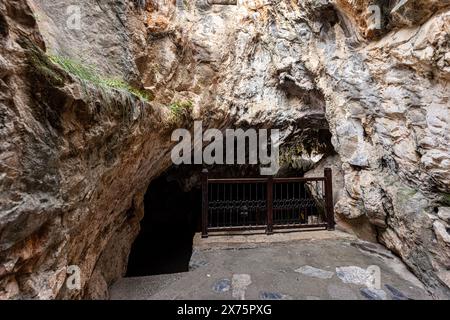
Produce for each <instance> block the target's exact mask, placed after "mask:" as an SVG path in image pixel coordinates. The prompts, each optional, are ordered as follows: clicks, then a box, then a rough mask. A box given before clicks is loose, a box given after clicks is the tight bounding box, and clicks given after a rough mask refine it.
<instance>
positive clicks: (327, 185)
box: [324, 168, 336, 230]
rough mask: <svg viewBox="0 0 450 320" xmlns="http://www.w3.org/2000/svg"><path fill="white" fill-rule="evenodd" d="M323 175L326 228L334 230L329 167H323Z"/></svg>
mask: <svg viewBox="0 0 450 320" xmlns="http://www.w3.org/2000/svg"><path fill="white" fill-rule="evenodd" d="M324 176H325V206H326V211H327V223H328V226H327V229H328V230H334V225H335V224H336V223H335V221H334V204H333V173H332V171H331V168H325V169H324Z"/></svg>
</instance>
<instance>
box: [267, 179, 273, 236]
mask: <svg viewBox="0 0 450 320" xmlns="http://www.w3.org/2000/svg"><path fill="white" fill-rule="evenodd" d="M266 211H267V230H266V233H267V234H272V233H273V177H272V176H270V177H269V178H268V179H267V210H266Z"/></svg>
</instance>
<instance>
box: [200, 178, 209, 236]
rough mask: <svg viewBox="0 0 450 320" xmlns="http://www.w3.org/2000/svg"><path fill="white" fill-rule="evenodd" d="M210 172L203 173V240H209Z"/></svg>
mask: <svg viewBox="0 0 450 320" xmlns="http://www.w3.org/2000/svg"><path fill="white" fill-rule="evenodd" d="M208 204H209V200H208V170H207V169H203V171H202V238H208Z"/></svg>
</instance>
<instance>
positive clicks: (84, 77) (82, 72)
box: [49, 55, 153, 102]
mask: <svg viewBox="0 0 450 320" xmlns="http://www.w3.org/2000/svg"><path fill="white" fill-rule="evenodd" d="M49 59H50V61H51V62H53V63H54V64H56V65H58V66H59V67H61V68H62V69H63V70H64V71H66V72H67V73H69V74H71V75H73V76H75V77H77V78H78V79H80V80H81V81H86V82H90V83H92V84H94V85H97V86H99V87H103V88H106V89H113V90H118V91H124V92H127V93H129V94H131V95H133V96H136V97H137V98H139V99H141V100H143V101H146V102H148V101H150V100H152V99H153V97H152V96H151V95H150V94H149V93H147V92H145V91H143V90H139V89H137V88H135V87H133V86H131V85H130V84H128V83H127V82H125V81H123V80H122V79H117V78H106V77H103V76H101V75H100V73H99V72H98V70H96V69H95V68H94V67H92V66H87V65H83V64H81V63H79V62H77V61H74V60H72V59H70V58H67V57H63V56H58V55H50V56H49Z"/></svg>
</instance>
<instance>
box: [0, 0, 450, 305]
mask: <svg viewBox="0 0 450 320" xmlns="http://www.w3.org/2000/svg"><path fill="white" fill-rule="evenodd" d="M77 4H78V5H80V7H81V13H82V15H81V17H82V21H83V26H82V27H81V29H79V30H71V29H69V28H67V24H66V23H67V11H66V10H67V5H68V3H67V1H53V2H52V5H50V4H49V2H48V1H44V0H28V1H25V0H15V1H8V3H1V4H0V42H2V44H3V45H2V47H1V48H0V79H1V80H0V86H1V87H2V90H1V93H0V107H1V114H2V117H1V119H2V122H1V127H0V134H1V136H2V140H1V146H2V149H1V158H0V166H1V167H2V180H1V188H2V189H1V198H0V199H1V202H0V205H1V208H0V297H1V298H18V297H32V298H81V297H91V298H96V297H106V296H107V287H108V285H109V284H110V283H111V282H113V281H114V280H115V279H117V277H120V276H121V274H122V273H123V272H124V268H125V267H126V266H125V263H126V259H127V255H128V252H129V248H130V245H131V243H132V241H133V239H134V237H135V235H136V234H137V232H138V221H139V219H140V218H141V217H142V207H141V204H142V201H141V199H142V196H143V193H144V192H145V189H146V186H147V185H148V184H149V182H150V181H151V180H152V179H153V178H154V177H156V176H158V175H159V174H160V173H161V172H162V171H164V170H165V169H167V168H168V167H169V166H170V159H169V155H170V148H171V145H172V144H171V143H170V130H168V129H167V127H166V126H165V124H167V122H168V121H170V120H169V118H170V114H168V109H167V108H166V107H165V106H167V105H169V104H170V103H173V102H175V101H191V102H192V104H193V106H194V110H193V114H192V118H193V119H202V120H204V121H205V123H206V125H208V126H214V127H218V128H225V127H227V126H230V125H243V126H247V125H254V126H266V127H269V126H276V127H279V128H281V129H282V135H283V138H284V139H285V140H286V139H290V137H292V136H293V135H294V136H296V135H301V134H302V132H303V131H305V130H313V129H314V130H316V129H322V130H329V131H330V132H331V134H332V141H331V142H332V144H333V146H334V149H335V152H336V153H334V154H328V153H324V154H323V155H322V159H323V160H322V162H321V163H319V164H318V166H317V168H316V169H315V170H321V166H324V165H325V164H330V163H333V165H334V166H335V168H336V169H335V170H334V171H335V174H336V181H335V189H336V190H338V191H339V192H337V193H336V199H335V200H336V207H335V209H336V214H337V215H338V217H339V219H338V220H339V221H340V224H341V226H342V227H345V228H346V229H347V230H350V231H351V232H354V233H356V234H358V235H360V236H361V237H362V238H365V239H368V240H372V241H380V242H381V243H383V244H385V245H386V246H387V247H388V248H389V249H391V250H392V251H394V252H395V253H397V254H398V255H399V256H400V257H401V258H402V259H403V261H405V263H406V264H407V265H408V267H409V268H411V270H412V271H414V273H415V274H416V275H417V276H418V277H419V278H420V279H421V280H422V281H423V282H424V283H425V285H426V286H427V287H428V288H429V289H430V291H432V292H433V293H434V294H435V295H436V296H438V297H439V296H443V295H445V294H448V288H449V286H450V275H449V273H450V271H449V261H450V243H449V240H448V238H449V234H448V230H449V229H448V228H449V221H448V217H447V215H446V212H447V211H448V209H446V207H448V206H450V203H449V202H450V198H449V197H450V196H449V194H450V190H449V188H450V186H449V185H450V146H449V136H450V133H449V127H448V123H449V114H450V110H449V109H450V103H449V93H448V92H449V90H448V87H449V77H450V76H449V71H450V69H449V68H450V65H449V63H450V61H449V44H450V42H449V41H450V38H449V25H450V23H449V20H450V10H449V8H450V3H449V1H433V0H421V1H408V0H398V1H397V0H395V1H375V0H373V1H372V0H361V1H354V0H335V1H332V0H319V1H317V0H316V1H313V0H305V1H287V0H265V1H262V0H239V1H237V5H215V4H211V2H209V3H208V2H205V1H184V2H183V5H180V4H178V5H177V2H175V1H163V0H160V1H158V0H148V1H127V0H119V1H105V2H102V4H101V6H99V2H98V1H94V0H83V1H77ZM372 5H378V6H379V8H380V14H381V15H380V19H381V20H380V28H378V29H372V28H371V23H372V20H371V19H372V18H373V15H371V14H370V13H369V12H367V8H368V7H369V6H372ZM24 38H25V39H28V40H29V41H31V42H32V43H34V45H36V46H38V47H40V48H41V49H42V50H46V51H47V52H48V53H53V54H60V55H64V56H69V57H71V58H74V59H78V60H81V61H84V62H86V63H89V64H92V65H95V66H96V67H97V68H98V69H99V70H100V71H101V72H103V73H105V74H109V75H111V76H118V77H121V78H123V79H126V80H127V81H129V82H130V83H132V84H134V85H136V86H140V87H142V88H145V89H146V90H147V91H148V92H151V93H152V95H153V96H154V99H153V101H151V102H150V103H143V102H139V101H138V100H137V99H135V98H130V97H128V96H125V97H124V96H123V94H121V93H120V92H112V93H111V92H109V93H108V94H104V93H102V90H98V88H95V87H89V88H88V90H87V91H86V90H85V89H84V85H83V83H80V81H79V80H77V79H76V78H74V77H72V76H70V75H68V74H65V73H64V72H62V71H61V70H59V71H58V70H56V71H54V72H56V73H57V75H58V77H60V78H63V80H64V81H62V82H61V81H56V82H55V81H54V79H53V81H52V79H50V80H49V79H47V78H45V77H44V78H42V77H41V78H39V77H38V78H36V72H35V71H33V70H30V66H29V65H30V63H29V62H27V61H29V60H30V59H29V55H30V52H32V50H31V49H30V46H29V45H26V44H25V45H24V44H23V39H24ZM185 125H186V126H188V125H189V124H185ZM308 132H309V131H308ZM319 158H320V157H318V159H319ZM311 174H312V173H311ZM446 217H447V218H446ZM68 265H79V266H80V267H81V269H82V274H83V277H82V290H80V291H73V290H67V288H66V287H65V285H64V283H65V280H66V269H67V266H68Z"/></svg>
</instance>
